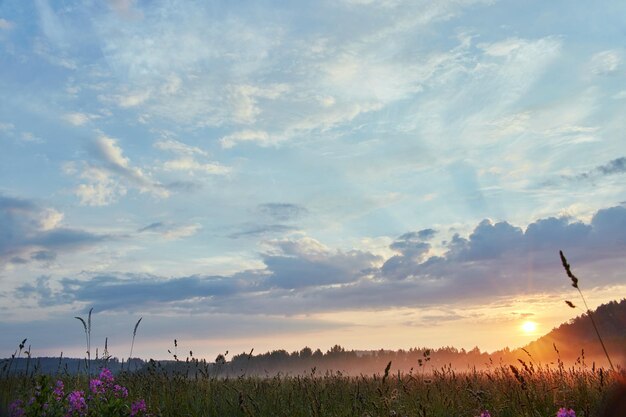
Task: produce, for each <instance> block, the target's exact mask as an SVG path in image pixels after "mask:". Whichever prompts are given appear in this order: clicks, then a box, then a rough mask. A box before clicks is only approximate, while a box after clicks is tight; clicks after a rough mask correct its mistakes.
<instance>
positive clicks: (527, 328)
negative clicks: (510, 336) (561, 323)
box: [522, 321, 537, 334]
mask: <svg viewBox="0 0 626 417" xmlns="http://www.w3.org/2000/svg"><path fill="white" fill-rule="evenodd" d="M536 330H537V323H535V322H534V321H525V322H524V323H523V324H522V331H523V332H524V333H526V334H531V333H534V332H535V331H536Z"/></svg>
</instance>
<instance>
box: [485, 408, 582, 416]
mask: <svg viewBox="0 0 626 417" xmlns="http://www.w3.org/2000/svg"><path fill="white" fill-rule="evenodd" d="M480 417H491V414H489V410H485V411H483V412H482V413H480ZM574 417H575V416H574Z"/></svg>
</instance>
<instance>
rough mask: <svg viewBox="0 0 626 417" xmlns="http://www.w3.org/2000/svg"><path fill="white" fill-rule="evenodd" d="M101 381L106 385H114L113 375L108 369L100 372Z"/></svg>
mask: <svg viewBox="0 0 626 417" xmlns="http://www.w3.org/2000/svg"><path fill="white" fill-rule="evenodd" d="M100 379H101V380H102V382H104V384H105V385H109V384H112V383H113V379H114V378H113V374H112V373H111V371H109V370H108V369H107V368H103V369H102V371H101V372H100Z"/></svg>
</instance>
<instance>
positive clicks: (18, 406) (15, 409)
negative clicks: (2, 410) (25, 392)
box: [9, 400, 26, 417]
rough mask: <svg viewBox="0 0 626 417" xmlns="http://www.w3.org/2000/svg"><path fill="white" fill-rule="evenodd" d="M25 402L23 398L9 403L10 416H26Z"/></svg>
mask: <svg viewBox="0 0 626 417" xmlns="http://www.w3.org/2000/svg"><path fill="white" fill-rule="evenodd" d="M23 406H24V403H23V402H22V400H17V401H14V402H12V403H11V404H9V416H10V417H24V416H25V415H26V411H24V408H22V407H23Z"/></svg>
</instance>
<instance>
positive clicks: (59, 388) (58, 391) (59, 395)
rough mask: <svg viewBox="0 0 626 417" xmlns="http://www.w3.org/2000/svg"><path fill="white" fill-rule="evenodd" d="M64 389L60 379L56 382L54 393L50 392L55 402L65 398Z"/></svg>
mask: <svg viewBox="0 0 626 417" xmlns="http://www.w3.org/2000/svg"><path fill="white" fill-rule="evenodd" d="M64 388H65V386H64V385H63V381H61V380H60V379H59V380H57V382H56V384H55V386H54V391H52V393H53V394H54V398H55V399H56V400H57V401H61V400H62V399H63V397H64V396H65V392H64Z"/></svg>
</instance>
